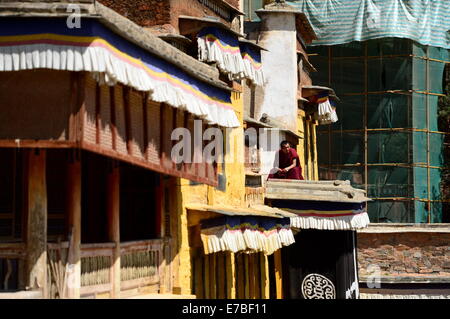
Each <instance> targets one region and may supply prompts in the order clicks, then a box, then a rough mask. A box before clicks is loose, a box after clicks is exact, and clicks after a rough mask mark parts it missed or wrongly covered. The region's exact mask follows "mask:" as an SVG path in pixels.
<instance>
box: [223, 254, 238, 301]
mask: <svg viewBox="0 0 450 319" xmlns="http://www.w3.org/2000/svg"><path fill="white" fill-rule="evenodd" d="M235 256H236V255H235V254H234V253H231V252H227V253H226V260H225V262H226V277H227V294H226V298H227V299H236V298H237V297H236V286H235V281H234V278H235V276H236V265H235Z"/></svg>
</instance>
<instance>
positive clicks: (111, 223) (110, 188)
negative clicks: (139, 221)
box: [107, 165, 120, 298]
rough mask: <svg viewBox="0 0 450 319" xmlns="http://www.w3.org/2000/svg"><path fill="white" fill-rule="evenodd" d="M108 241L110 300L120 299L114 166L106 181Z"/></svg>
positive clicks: (117, 186)
mask: <svg viewBox="0 0 450 319" xmlns="http://www.w3.org/2000/svg"><path fill="white" fill-rule="evenodd" d="M107 194H108V195H107V196H108V197H107V212H108V239H109V241H111V242H114V243H115V244H116V246H115V247H114V252H113V258H112V263H111V269H110V274H111V284H112V290H111V291H112V293H111V297H112V298H120V170H119V167H118V166H116V165H114V167H112V168H111V171H110V172H109V174H108V180H107Z"/></svg>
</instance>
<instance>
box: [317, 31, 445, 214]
mask: <svg viewBox="0 0 450 319" xmlns="http://www.w3.org/2000/svg"><path fill="white" fill-rule="evenodd" d="M310 52H311V56H310V61H311V63H312V64H313V65H314V66H315V67H316V69H317V70H318V72H316V73H313V74H312V78H313V82H314V84H315V85H322V86H328V87H332V88H333V89H334V90H335V92H336V94H337V95H338V96H339V98H340V102H339V104H338V107H337V114H338V118H339V121H338V122H336V123H333V124H330V125H320V126H319V127H318V137H317V138H318V160H319V174H320V178H321V179H348V180H350V181H351V183H352V185H353V186H355V187H358V188H362V189H366V190H367V193H368V196H369V197H371V198H372V199H373V201H372V202H370V203H369V204H368V213H369V216H370V219H371V222H375V223H376V222H397V223H427V222H431V223H439V222H443V221H444V222H445V221H447V220H446V218H448V217H445V216H447V215H446V214H448V212H447V213H445V211H446V209H447V208H448V203H447V201H446V200H445V198H444V197H443V196H442V187H441V186H442V185H441V184H442V171H443V167H444V165H445V163H444V161H445V158H444V140H445V136H446V133H444V132H441V131H439V125H438V103H439V97H440V96H442V95H443V94H444V92H443V89H444V85H445V82H444V70H445V65H446V63H449V62H450V54H449V51H448V50H446V49H442V48H437V47H427V46H423V45H420V44H418V43H416V42H414V41H412V40H409V39H397V38H385V39H375V40H368V41H365V42H351V43H347V44H343V45H335V46H319V47H311V48H310Z"/></svg>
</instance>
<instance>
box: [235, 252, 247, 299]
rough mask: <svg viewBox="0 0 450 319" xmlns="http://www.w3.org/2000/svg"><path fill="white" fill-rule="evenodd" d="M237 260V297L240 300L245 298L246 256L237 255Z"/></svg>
mask: <svg viewBox="0 0 450 319" xmlns="http://www.w3.org/2000/svg"><path fill="white" fill-rule="evenodd" d="M235 256H236V258H237V266H238V267H237V278H238V280H237V283H238V286H237V296H236V298H238V299H244V298H245V270H244V254H237V255H235Z"/></svg>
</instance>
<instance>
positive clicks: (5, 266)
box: [0, 243, 26, 291]
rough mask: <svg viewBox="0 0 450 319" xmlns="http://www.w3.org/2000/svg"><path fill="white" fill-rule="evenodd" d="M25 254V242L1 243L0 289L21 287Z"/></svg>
mask: <svg viewBox="0 0 450 319" xmlns="http://www.w3.org/2000/svg"><path fill="white" fill-rule="evenodd" d="M25 256H26V246H25V244H24V243H1V244H0V291H10V290H13V289H18V288H20V286H21V284H22V283H21V282H22V275H23V267H24V264H25Z"/></svg>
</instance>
